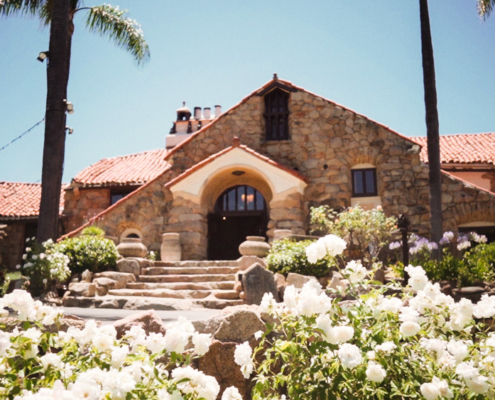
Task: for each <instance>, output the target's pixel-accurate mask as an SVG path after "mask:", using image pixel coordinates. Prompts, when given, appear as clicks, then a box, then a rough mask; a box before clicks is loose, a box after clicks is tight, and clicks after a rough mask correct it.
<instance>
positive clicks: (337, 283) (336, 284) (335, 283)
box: [328, 274, 342, 289]
mask: <svg viewBox="0 0 495 400" xmlns="http://www.w3.org/2000/svg"><path fill="white" fill-rule="evenodd" d="M339 286H342V284H341V283H340V279H339V278H338V277H337V276H336V275H335V274H334V276H332V280H331V281H330V283H329V284H328V288H329V289H337V288H338V287H339Z"/></svg>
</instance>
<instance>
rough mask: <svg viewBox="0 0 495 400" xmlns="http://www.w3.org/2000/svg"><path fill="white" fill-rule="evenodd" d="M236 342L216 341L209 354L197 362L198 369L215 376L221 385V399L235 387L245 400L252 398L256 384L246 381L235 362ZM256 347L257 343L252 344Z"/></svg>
mask: <svg viewBox="0 0 495 400" xmlns="http://www.w3.org/2000/svg"><path fill="white" fill-rule="evenodd" d="M236 345H237V343H235V342H227V343H222V342H219V341H218V340H214V341H213V343H212V344H211V346H210V349H209V351H208V353H206V354H205V355H204V356H203V357H201V358H199V359H198V360H197V364H198V369H199V370H200V371H202V372H204V373H205V374H206V375H210V376H214V377H215V378H216V379H217V381H218V383H219V385H220V395H219V397H218V398H220V396H221V394H222V393H223V391H224V390H225V389H227V388H228V387H230V386H235V387H236V388H237V389H238V390H239V393H240V394H241V396H242V398H243V399H250V398H251V391H252V388H253V386H254V383H253V382H252V381H251V380H248V379H244V377H243V376H242V373H241V369H240V367H239V366H238V365H237V364H236V363H235V362H234V352H235V346H236ZM252 345H256V343H254V342H253V343H252Z"/></svg>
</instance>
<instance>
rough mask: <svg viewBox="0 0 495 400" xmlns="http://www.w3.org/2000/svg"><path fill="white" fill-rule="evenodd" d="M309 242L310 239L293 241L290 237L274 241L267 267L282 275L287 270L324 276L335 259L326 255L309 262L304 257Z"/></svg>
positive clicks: (286, 273) (287, 271)
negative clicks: (315, 261)
mask: <svg viewBox="0 0 495 400" xmlns="http://www.w3.org/2000/svg"><path fill="white" fill-rule="evenodd" d="M311 243H313V241H311V240H304V241H301V242H294V241H292V240H290V239H282V240H276V241H274V242H273V243H272V248H271V250H270V253H269V254H268V256H267V263H268V269H269V270H270V271H272V272H278V273H279V274H282V275H284V276H287V275H288V274H289V272H293V273H296V274H301V275H307V276H316V277H321V276H325V275H326V274H327V273H328V271H330V267H331V266H333V265H335V260H334V259H333V258H331V257H327V258H325V259H323V260H320V261H318V262H317V263H315V264H312V263H310V262H309V261H308V258H307V257H306V247H308V246H309V245H310V244H311Z"/></svg>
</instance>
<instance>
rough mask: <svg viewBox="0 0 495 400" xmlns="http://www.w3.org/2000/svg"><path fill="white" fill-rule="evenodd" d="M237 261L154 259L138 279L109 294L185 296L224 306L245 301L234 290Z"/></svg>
mask: <svg viewBox="0 0 495 400" xmlns="http://www.w3.org/2000/svg"><path fill="white" fill-rule="evenodd" d="M238 271H239V262H238V261H236V260H233V261H178V262H160V261H156V262H154V263H153V264H152V266H150V267H146V268H141V275H139V277H138V281H137V282H130V283H128V284H127V286H126V288H125V289H110V290H109V291H108V295H109V296H115V297H126V298H129V297H146V298H163V299H171V300H172V299H175V300H180V299H184V300H187V301H188V302H192V303H193V304H194V305H196V306H203V307H207V308H224V307H227V306H233V305H240V304H244V301H243V300H241V299H240V298H239V293H238V292H237V291H236V290H234V284H235V280H236V274H237V272H238Z"/></svg>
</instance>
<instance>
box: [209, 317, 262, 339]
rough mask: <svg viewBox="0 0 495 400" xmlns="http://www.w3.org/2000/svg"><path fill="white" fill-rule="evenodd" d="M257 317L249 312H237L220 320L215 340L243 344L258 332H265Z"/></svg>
mask: <svg viewBox="0 0 495 400" xmlns="http://www.w3.org/2000/svg"><path fill="white" fill-rule="evenodd" d="M265 329H266V328H265V324H264V323H263V321H262V320H261V318H260V317H259V315H258V314H257V313H255V312H253V311H249V310H238V311H235V312H233V313H232V314H229V315H227V316H226V317H224V318H222V320H221V322H220V324H219V327H218V329H217V331H216V332H215V334H214V337H215V339H217V340H220V341H222V342H244V341H245V340H249V339H250V338H252V337H253V336H254V334H255V333H256V332H258V331H265Z"/></svg>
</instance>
